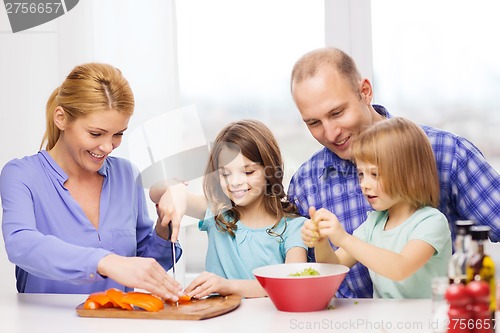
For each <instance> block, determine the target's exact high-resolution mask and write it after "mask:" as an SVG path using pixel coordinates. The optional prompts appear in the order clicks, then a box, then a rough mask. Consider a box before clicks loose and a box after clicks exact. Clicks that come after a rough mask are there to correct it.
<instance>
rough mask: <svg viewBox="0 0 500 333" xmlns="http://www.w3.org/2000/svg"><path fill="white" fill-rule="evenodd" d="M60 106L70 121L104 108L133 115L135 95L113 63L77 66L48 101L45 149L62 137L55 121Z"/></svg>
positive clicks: (43, 141)
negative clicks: (55, 113) (56, 110)
mask: <svg viewBox="0 0 500 333" xmlns="http://www.w3.org/2000/svg"><path fill="white" fill-rule="evenodd" d="M58 106H60V107H62V108H63V110H64V112H65V113H66V115H67V118H68V119H69V121H74V120H75V119H78V118H80V117H85V116H86V115H88V114H90V113H93V112H99V111H105V110H116V111H118V112H123V113H124V114H127V115H132V114H133V112H134V95H133V93H132V89H131V88H130V85H129V83H128V81H127V80H126V79H125V78H124V77H123V75H122V73H121V71H120V70H119V69H117V68H115V67H113V66H111V65H108V64H102V63H88V64H83V65H80V66H77V67H75V68H74V69H73V70H72V71H71V73H69V75H68V76H67V77H66V79H65V80H64V82H63V83H62V84H61V86H60V87H58V88H56V89H55V90H54V92H52V94H51V95H50V97H49V100H48V101H47V106H46V129H45V134H44V135H43V138H42V143H41V145H40V149H42V148H43V146H44V144H45V143H46V146H45V149H47V150H50V149H52V148H53V147H54V146H55V144H56V142H57V140H58V139H59V136H60V134H61V133H60V130H59V128H58V127H57V126H56V125H55V123H54V112H55V109H56V108H57V107H58Z"/></svg>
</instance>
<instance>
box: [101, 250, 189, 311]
mask: <svg viewBox="0 0 500 333" xmlns="http://www.w3.org/2000/svg"><path fill="white" fill-rule="evenodd" d="M97 272H98V273H99V274H101V275H103V276H107V277H108V278H110V279H113V280H115V281H116V282H118V283H120V284H122V285H124V286H127V287H129V288H139V289H144V290H147V291H149V292H150V293H152V294H155V295H156V296H159V297H161V298H166V299H170V300H172V301H173V302H177V300H178V299H179V296H181V295H183V293H182V292H181V291H182V286H181V285H180V284H179V282H177V281H176V280H174V279H173V278H172V277H171V276H170V275H169V274H168V273H167V272H166V271H165V270H164V269H163V267H161V265H160V264H159V263H158V262H157V261H156V260H155V259H153V258H142V257H123V256H119V255H117V254H109V255H107V256H105V257H104V258H102V259H101V260H100V261H99V263H98V264H97Z"/></svg>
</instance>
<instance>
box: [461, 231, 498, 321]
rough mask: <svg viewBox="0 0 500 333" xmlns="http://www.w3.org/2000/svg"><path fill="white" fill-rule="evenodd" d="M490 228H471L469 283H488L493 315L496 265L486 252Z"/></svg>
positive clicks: (490, 306) (490, 307)
mask: <svg viewBox="0 0 500 333" xmlns="http://www.w3.org/2000/svg"><path fill="white" fill-rule="evenodd" d="M489 232H490V227H488V226H473V227H471V228H470V234H471V238H472V242H471V250H472V254H471V256H470V258H469V260H468V263H467V283H469V282H470V281H474V280H476V281H477V280H482V281H485V282H487V283H488V286H489V289H490V290H489V292H490V298H489V299H490V302H489V303H490V304H489V309H490V311H491V313H492V315H494V314H495V309H496V299H495V293H496V292H495V283H496V282H495V263H494V261H493V259H492V258H491V257H490V256H489V255H487V254H486V253H485V252H484V247H485V244H486V242H487V241H488V235H489Z"/></svg>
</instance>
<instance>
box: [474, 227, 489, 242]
mask: <svg viewBox="0 0 500 333" xmlns="http://www.w3.org/2000/svg"><path fill="white" fill-rule="evenodd" d="M490 230H491V228H490V227H488V226H486V225H478V226H472V227H471V228H470V234H471V236H472V239H473V240H485V239H488V236H489V233H490Z"/></svg>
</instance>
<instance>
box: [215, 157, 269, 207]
mask: <svg viewBox="0 0 500 333" xmlns="http://www.w3.org/2000/svg"><path fill="white" fill-rule="evenodd" d="M218 165H219V179H220V186H221V188H222V191H223V192H224V194H225V195H226V196H227V197H228V198H229V199H231V200H232V201H233V202H234V204H235V205H237V206H240V207H253V206H259V205H260V204H261V203H262V201H263V198H264V195H265V191H266V177H265V172H264V167H263V166H262V165H260V164H258V163H255V162H252V161H251V160H249V159H248V158H247V157H245V156H243V154H241V153H239V152H236V151H235V150H232V149H229V148H222V150H221V152H220V154H219V160H218Z"/></svg>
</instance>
